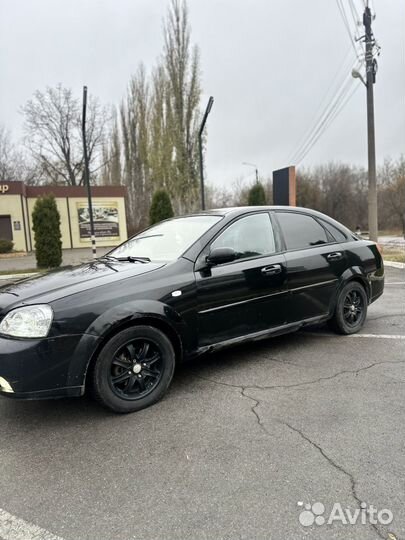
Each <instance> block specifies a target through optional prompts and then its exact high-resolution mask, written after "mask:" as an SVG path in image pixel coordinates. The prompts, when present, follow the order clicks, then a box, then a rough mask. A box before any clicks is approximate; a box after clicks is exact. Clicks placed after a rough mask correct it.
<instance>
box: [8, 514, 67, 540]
mask: <svg viewBox="0 0 405 540" xmlns="http://www.w3.org/2000/svg"><path fill="white" fill-rule="evenodd" d="M0 538H2V539H3V540H63V538H61V537H60V536H56V535H55V534H52V533H51V532H49V531H46V530H45V529H41V527H38V526H37V525H34V524H33V523H28V522H27V521H24V520H23V519H20V518H18V517H16V516H13V515H12V514H9V513H8V512H6V511H5V510H3V509H2V508H0Z"/></svg>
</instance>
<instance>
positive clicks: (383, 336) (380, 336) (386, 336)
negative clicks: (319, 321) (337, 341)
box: [301, 332, 405, 339]
mask: <svg viewBox="0 0 405 540" xmlns="http://www.w3.org/2000/svg"><path fill="white" fill-rule="evenodd" d="M301 334H302V335H306V336H313V337H336V338H342V337H345V338H376V339H405V336H404V335H401V334H350V335H349V336H339V335H338V334H326V333H322V332H301Z"/></svg>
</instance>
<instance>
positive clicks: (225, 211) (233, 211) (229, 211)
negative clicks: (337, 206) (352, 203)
mask: <svg viewBox="0 0 405 540" xmlns="http://www.w3.org/2000/svg"><path fill="white" fill-rule="evenodd" d="M258 210H267V211H270V210H284V211H288V212H291V211H292V212H295V211H296V212H306V213H310V214H314V215H319V216H324V214H321V212H317V211H316V210H312V209H311V208H303V207H300V206H274V205H271V206H270V205H266V206H230V207H227V208H212V209H209V210H202V211H200V212H195V213H193V214H188V215H189V216H195V215H198V216H203V215H215V216H229V215H237V214H245V213H247V212H255V211H258ZM179 217H186V216H179ZM326 217H327V216H326Z"/></svg>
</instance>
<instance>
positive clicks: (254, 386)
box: [193, 360, 405, 397]
mask: <svg viewBox="0 0 405 540" xmlns="http://www.w3.org/2000/svg"><path fill="white" fill-rule="evenodd" d="M383 364H405V360H387V361H385V362H374V363H373V364H370V365H368V366H364V367H362V368H358V369H345V370H342V371H338V372H337V373H334V374H333V375H329V376H328V377H318V378H317V379H313V380H311V381H304V382H300V383H295V384H274V385H266V386H263V385H258V384H247V385H240V384H232V383H227V382H223V381H216V380H214V379H211V378H209V377H204V376H202V375H199V374H197V373H196V372H195V371H194V372H193V374H194V375H195V376H196V377H198V378H199V379H202V380H203V381H208V382H211V383H213V384H219V385H222V386H230V387H231V388H238V389H242V390H243V391H245V390H250V389H253V390H254V389H258V390H272V389H277V388H297V387H300V386H307V385H312V384H317V383H319V382H322V381H329V380H331V379H336V378H337V377H340V376H341V375H350V374H353V375H358V374H359V373H360V372H362V371H367V370H369V369H371V368H373V367H375V366H380V365H383ZM245 397H248V396H245Z"/></svg>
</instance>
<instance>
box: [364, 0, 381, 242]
mask: <svg viewBox="0 0 405 540" xmlns="http://www.w3.org/2000/svg"><path fill="white" fill-rule="evenodd" d="M371 23H372V15H371V10H370V8H369V5H368V1H367V3H366V7H365V9H364V14H363V24H364V28H365V43H366V87H367V137H368V229H369V235H370V236H369V237H370V240H373V241H374V242H377V240H378V209H377V171H376V158H375V124H374V84H375V80H376V72H377V62H376V60H375V58H374V55H373V52H374V51H373V50H374V45H375V40H374V35H373V31H372V28H371Z"/></svg>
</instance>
